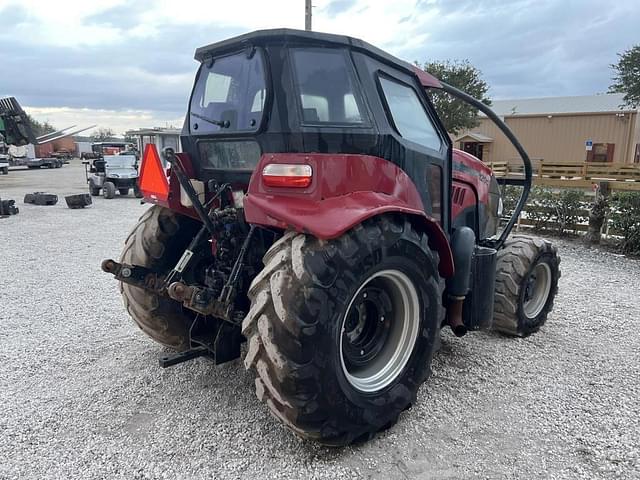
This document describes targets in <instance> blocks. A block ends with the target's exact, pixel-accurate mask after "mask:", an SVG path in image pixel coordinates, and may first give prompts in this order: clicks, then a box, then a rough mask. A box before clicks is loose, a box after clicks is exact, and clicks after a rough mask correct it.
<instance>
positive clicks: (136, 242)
mask: <svg viewBox="0 0 640 480" xmlns="http://www.w3.org/2000/svg"><path fill="white" fill-rule="evenodd" d="M197 228H198V225H197V222H195V221H194V220H191V219H190V218H187V217H185V216H183V215H179V214H177V213H175V212H173V211H171V210H169V209H167V208H163V207H159V206H156V205H154V206H152V207H151V208H149V209H148V210H147V211H146V212H145V213H144V214H143V215H142V216H141V217H140V220H139V221H138V224H137V225H136V226H135V227H134V229H133V231H132V232H131V233H130V234H129V236H128V237H127V240H126V241H125V245H124V249H123V251H122V255H121V256H120V262H122V263H126V264H129V265H140V266H143V267H147V268H150V269H153V270H155V271H158V272H167V271H169V270H170V269H171V268H173V267H174V266H175V264H176V263H177V261H178V259H179V257H180V255H182V252H183V251H184V249H185V248H187V246H188V244H189V242H190V241H191V239H192V238H193V236H194V235H195V232H196V231H197ZM120 292H121V293H122V298H123V300H124V305H125V307H126V309H127V311H128V312H129V315H131V318H133V321H134V322H136V324H137V325H138V327H140V329H141V330H142V331H143V332H144V333H146V334H147V335H148V336H149V337H151V338H152V339H154V340H155V341H156V342H158V343H161V344H162V345H165V346H167V347H170V348H172V349H175V350H178V351H182V350H186V349H187V348H189V346H190V345H189V327H190V326H191V323H192V322H193V318H194V316H193V314H192V313H191V312H190V311H189V310H183V308H182V305H181V304H180V303H178V302H176V301H175V300H172V299H170V298H168V297H164V296H160V295H156V294H155V293H152V292H150V291H147V290H144V289H142V288H138V287H133V286H131V285H128V284H126V283H121V284H120Z"/></svg>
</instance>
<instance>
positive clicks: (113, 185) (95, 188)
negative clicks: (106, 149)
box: [82, 155, 142, 199]
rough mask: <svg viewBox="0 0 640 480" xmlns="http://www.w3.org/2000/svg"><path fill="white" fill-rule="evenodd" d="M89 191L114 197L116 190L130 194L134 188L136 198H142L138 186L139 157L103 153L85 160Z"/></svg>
mask: <svg viewBox="0 0 640 480" xmlns="http://www.w3.org/2000/svg"><path fill="white" fill-rule="evenodd" d="M82 163H83V164H84V166H85V176H86V179H87V183H88V184H89V193H90V194H91V195H92V196H94V197H96V196H98V195H100V190H102V196H103V197H104V198H107V199H111V198H114V197H115V196H116V191H117V192H119V193H120V195H122V196H124V195H128V194H129V191H130V190H132V189H133V193H134V195H135V196H136V198H142V193H141V192H140V190H139V188H138V159H137V158H136V156H135V155H101V157H100V158H98V159H96V160H83V161H82Z"/></svg>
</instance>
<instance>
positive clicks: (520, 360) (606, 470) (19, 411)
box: [0, 161, 640, 479]
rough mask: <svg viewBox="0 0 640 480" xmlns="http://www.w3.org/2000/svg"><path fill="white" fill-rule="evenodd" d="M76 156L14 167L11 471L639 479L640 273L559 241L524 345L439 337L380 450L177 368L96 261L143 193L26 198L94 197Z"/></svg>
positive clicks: (133, 214) (0, 313)
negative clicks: (57, 164) (164, 361)
mask: <svg viewBox="0 0 640 480" xmlns="http://www.w3.org/2000/svg"><path fill="white" fill-rule="evenodd" d="M85 188H86V187H85V184H84V174H83V171H82V167H81V166H80V165H79V164H78V162H77V161H76V162H75V163H72V165H69V166H65V167H64V168H63V169H59V170H51V171H11V172H10V174H9V176H3V177H0V197H3V198H15V199H16V200H18V202H17V203H18V204H19V207H20V210H21V211H20V214H19V215H18V216H15V217H11V218H8V219H3V220H0V245H2V254H1V255H0V274H1V276H0V298H1V303H0V305H1V306H0V344H1V345H2V348H1V349H0V412H1V414H0V458H1V459H2V460H1V461H0V478H7V479H14V478H34V479H42V478H122V479H133V478H167V479H191V478H220V479H227V478H229V479H231V478H326V479H341V478H384V479H407V478H421V479H422V478H439V479H442V478H445V479H446V478H450V479H459V478H492V479H493V478H496V479H501V478H524V479H537V478H585V479H596V478H603V479H611V478H640V458H639V457H640V445H639V441H640V440H639V438H640V417H639V413H638V412H640V388H639V386H638V383H639V382H638V378H640V349H639V347H638V333H637V332H638V331H639V330H640V299H639V298H638V279H639V278H640V264H639V263H638V262H637V261H633V260H629V259H625V258H622V257H619V256H616V255H613V254H610V253H607V252H604V251H599V250H597V249H594V250H588V249H585V248H584V247H582V246H580V245H578V244H576V243H571V242H564V241H557V243H558V244H559V246H560V249H561V255H562V265H561V267H562V273H563V275H562V279H561V285H560V294H559V296H558V298H557V301H556V309H555V311H554V312H553V314H552V315H551V316H550V318H549V321H548V324H547V325H546V326H545V327H544V328H543V330H542V331H541V332H539V333H538V334H536V335H534V336H532V337H530V338H527V339H509V338H504V337H502V336H499V335H495V334H490V333H476V334H473V335H468V336H467V337H465V338H463V339H456V338H455V337H453V336H452V335H451V334H449V332H446V331H443V347H442V349H441V351H440V352H439V353H438V354H437V355H436V358H435V360H434V363H433V377H432V378H431V380H430V381H429V382H428V384H427V385H425V386H423V387H422V390H421V392H420V395H419V400H418V403H417V404H416V405H415V406H414V407H413V408H412V409H411V410H409V411H408V412H406V413H405V414H404V415H403V416H402V417H401V420H400V422H399V423H398V424H397V425H396V426H394V427H393V428H391V429H390V430H389V431H387V432H385V433H383V434H381V435H380V436H378V437H377V438H376V439H374V440H373V441H371V442H369V443H367V444H365V445H361V446H357V447H349V448H344V449H327V448H323V447H320V446H317V445H315V444H312V443H308V442H304V441H301V440H299V439H297V438H296V437H295V436H293V435H292V434H291V433H289V432H288V431H286V430H285V429H284V428H283V427H281V426H280V424H279V423H278V422H277V421H276V420H274V419H273V418H272V417H271V416H270V415H269V414H268V413H267V410H266V408H265V407H264V405H262V404H260V403H259V402H258V400H257V399H256V398H255V394H254V391H253V379H252V378H251V376H250V374H248V373H247V372H245V370H244V368H243V366H242V364H241V362H240V361H235V362H231V363H229V364H226V365H222V366H219V367H214V366H213V365H211V364H210V363H208V362H207V361H205V360H196V361H193V362H191V363H187V364H183V365H179V366H176V367H173V368H170V369H167V370H162V369H160V368H159V367H158V366H157V357H158V356H159V354H160V353H161V352H162V348H160V347H158V346H157V345H155V344H154V343H152V342H151V341H150V340H148V339H147V338H146V337H145V336H144V335H143V334H142V332H140V331H139V330H138V329H137V328H136V327H135V326H134V325H133V322H132V321H131V320H130V319H129V318H128V317H127V315H126V313H125V310H124V308H123V306H122V303H121V300H120V296H119V293H118V289H117V285H116V282H114V281H113V280H112V279H111V278H110V276H108V275H106V274H104V273H102V272H101V271H100V267H99V266H100V262H101V260H102V259H104V258H107V257H112V258H117V256H118V255H119V252H120V249H121V246H122V244H123V241H124V239H125V236H126V235H127V233H128V231H129V230H130V228H131V227H132V226H133V225H134V223H135V221H136V219H137V217H138V216H139V215H140V214H141V213H142V212H143V211H144V210H145V209H146V208H147V207H146V206H144V205H140V203H139V202H138V201H136V200H135V199H133V198H119V197H116V198H115V199H114V200H103V199H102V198H97V199H95V200H94V205H93V206H92V207H91V208H88V209H85V210H69V209H67V208H66V205H64V200H63V199H62V197H61V198H60V203H59V204H58V205H56V206H52V207H38V206H32V205H23V204H22V197H23V195H24V194H25V193H28V192H32V191H35V190H49V191H51V192H52V193H58V194H60V195H62V194H65V193H77V192H84V191H85Z"/></svg>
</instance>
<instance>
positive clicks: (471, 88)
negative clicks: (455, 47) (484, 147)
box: [422, 60, 491, 135]
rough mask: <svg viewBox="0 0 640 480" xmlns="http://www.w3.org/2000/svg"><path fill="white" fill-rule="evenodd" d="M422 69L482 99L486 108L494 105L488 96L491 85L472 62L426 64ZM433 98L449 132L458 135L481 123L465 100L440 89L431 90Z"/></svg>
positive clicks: (473, 109) (475, 111)
mask: <svg viewBox="0 0 640 480" xmlns="http://www.w3.org/2000/svg"><path fill="white" fill-rule="evenodd" d="M422 68H423V69H424V70H425V71H426V72H429V73H430V74H431V75H434V76H435V77H436V78H438V79H440V80H442V81H443V82H445V83H447V84H449V85H451V86H453V87H456V88H457V89H459V90H462V91H464V92H466V93H468V94H469V95H471V96H472V97H474V98H477V99H479V100H480V101H481V102H482V103H484V104H485V105H491V100H490V99H489V97H488V96H487V93H488V91H489V85H488V84H487V82H485V81H484V80H483V79H482V72H481V71H480V70H478V69H477V68H476V67H474V66H473V65H471V63H469V60H462V61H459V60H453V61H452V60H446V61H444V62H441V61H431V62H427V63H425V64H424V66H423V67H422ZM429 96H430V98H431V101H432V102H433V106H434V107H435V109H436V112H438V115H439V116H440V118H441V120H442V123H444V126H445V127H446V128H447V131H448V132H449V133H451V134H453V135H457V134H458V133H460V132H462V131H463V130H467V129H471V128H474V127H477V126H478V125H479V124H480V121H479V120H478V110H477V109H475V108H473V107H472V106H470V105H468V104H466V103H464V102H463V101H461V100H458V99H456V98H453V97H452V96H451V95H449V94H448V93H444V92H442V91H438V90H430V91H429Z"/></svg>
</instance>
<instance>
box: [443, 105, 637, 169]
mask: <svg viewBox="0 0 640 480" xmlns="http://www.w3.org/2000/svg"><path fill="white" fill-rule="evenodd" d="M637 116H638V115H637V113H636V112H634V113H629V112H625V114H624V117H618V116H616V114H614V113H603V114H573V115H571V114H562V115H553V116H552V117H551V118H548V117H547V116H546V115H545V116H514V117H505V118H504V120H505V123H506V124H507V125H508V126H509V128H510V129H511V130H512V131H513V132H514V134H515V135H516V137H517V138H518V139H519V140H520V142H521V143H522V144H523V146H524V147H525V150H527V153H528V154H529V156H530V157H531V158H532V159H544V160H546V161H553V162H583V161H585V159H586V149H585V142H586V141H587V140H592V141H593V143H614V144H615V150H614V154H613V161H614V162H626V163H630V162H632V161H633V155H634V151H635V143H637V142H635V139H634V138H633V137H634V132H635V135H636V136H638V137H640V131H639V130H638V129H639V128H640V125H638V123H640V122H638V121H637ZM471 131H473V132H476V133H482V134H483V135H487V136H489V137H491V138H493V139H494V140H493V143H491V144H487V145H485V146H484V151H483V160H484V161H485V162H492V161H511V162H514V163H519V161H520V160H519V157H518V154H517V152H516V150H515V149H514V148H513V147H512V146H511V143H510V142H509V141H508V140H507V138H506V137H505V136H504V135H503V134H502V132H500V130H498V128H497V127H496V126H495V125H494V124H493V122H492V121H491V120H489V119H488V118H483V119H481V124H480V126H479V127H476V128H474V129H472V130H471ZM456 146H459V145H456Z"/></svg>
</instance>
